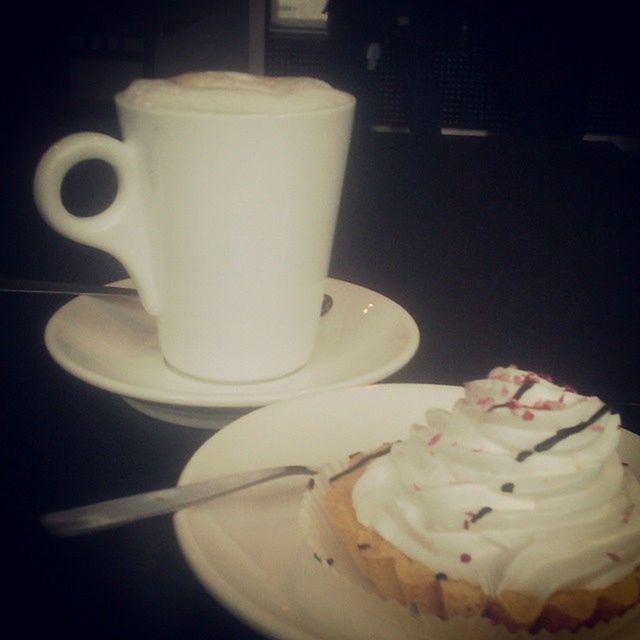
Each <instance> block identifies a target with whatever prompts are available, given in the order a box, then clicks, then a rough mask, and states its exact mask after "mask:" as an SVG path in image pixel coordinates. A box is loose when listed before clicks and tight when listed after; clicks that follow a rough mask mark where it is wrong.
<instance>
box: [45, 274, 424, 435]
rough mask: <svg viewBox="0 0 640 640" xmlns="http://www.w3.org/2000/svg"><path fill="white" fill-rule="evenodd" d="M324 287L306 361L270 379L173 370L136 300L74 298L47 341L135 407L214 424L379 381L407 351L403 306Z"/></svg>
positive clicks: (412, 335)
mask: <svg viewBox="0 0 640 640" xmlns="http://www.w3.org/2000/svg"><path fill="white" fill-rule="evenodd" d="M114 284H116V285H120V286H127V284H129V285H130V281H126V280H125V281H122V282H118V283H114ZM325 290H326V293H327V294H329V295H330V296H331V297H332V299H333V306H332V308H331V310H330V311H329V313H327V314H326V315H324V316H323V317H322V318H321V320H320V327H319V331H318V337H317V341H316V346H315V349H314V352H313V355H312V357H311V359H310V361H309V362H308V363H307V364H306V365H305V366H304V367H302V368H301V369H299V370H298V371H296V372H294V373H292V374H291V375H288V376H285V377H283V378H279V379H277V380H270V381H268V382H261V383H255V384H247V385H236V384H214V383H208V382H204V381H201V380H197V379H195V378H190V377H188V376H183V375H180V374H179V373H177V372H175V371H173V370H171V369H170V368H168V367H167V366H166V365H165V363H164V360H163V358H162V355H161V353H160V348H159V345H158V338H157V334H156V325H155V321H154V319H153V318H152V317H151V316H149V315H148V314H147V313H146V312H145V311H144V310H143V308H142V306H141V304H140V302H139V301H138V299H137V298H129V297H110V298H98V297H90V296H78V297H77V298H74V299H73V300H71V301H70V302H68V303H67V304H66V305H64V306H63V307H62V308H60V309H59V310H58V311H57V312H56V313H55V314H54V315H53V317H52V318H51V319H50V320H49V322H48V324H47V327H46V330H45V343H46V346H47V349H48V350H49V353H50V354H51V356H52V357H53V359H54V360H55V361H56V362H57V363H58V364H59V365H60V366H61V367H62V368H64V369H65V370H66V371H68V372H69V373H71V374H73V375H74V376H76V377H78V378H80V379H81V380H84V381H85V382H87V383H89V384H92V385H94V386H96V387H99V388H101V389H104V390H106V391H110V392H112V393H116V394H119V395H121V396H123V397H124V398H125V400H126V401H127V402H128V403H129V404H130V405H132V406H133V407H134V408H136V409H137V410H139V411H141V412H143V413H146V414H148V415H151V416H153V417H155V418H159V419H161V420H165V421H167V422H172V423H175V424H179V425H182V426H193V427H202V428H211V429H215V428H219V427H220V426H221V424H225V423H227V422H229V421H230V420H232V419H234V418H236V417H237V416H238V415H240V414H242V413H243V412H247V411H248V410H249V409H250V408H255V407H259V406H262V405H265V404H269V403H271V402H275V401H277V400H283V399H285V398H289V397H292V396H295V395H299V394H304V393H307V392H309V391H316V390H320V389H329V388H338V387H346V386H356V385H362V384H369V383H372V382H377V381H379V380H382V379H383V378H386V377H387V376H389V375H391V374H392V373H394V372H395V371H397V370H398V369H400V368H401V367H402V366H404V365H405V364H406V363H407V362H408V361H409V360H410V359H411V358H412V357H413V355H414V354H415V352H416V350H417V348H418V344H419V341H420V333H419V330H418V327H417V325H416V323H415V321H414V320H413V318H412V317H411V316H410V315H409V313H408V312H407V311H405V310H404V309H403V308H402V307H401V306H400V305H398V304H397V303H395V302H393V301H392V300H390V299H389V298H387V297H385V296H383V295H381V294H379V293H376V292H374V291H371V290H370V289H366V288H364V287H361V286H358V285H355V284H351V283H348V282H344V281H342V280H336V279H332V278H329V279H327V283H326V288H325Z"/></svg>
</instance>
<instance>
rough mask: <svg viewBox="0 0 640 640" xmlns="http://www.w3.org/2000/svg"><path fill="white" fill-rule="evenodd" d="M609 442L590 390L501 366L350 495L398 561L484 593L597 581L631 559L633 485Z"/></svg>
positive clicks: (594, 585)
mask: <svg viewBox="0 0 640 640" xmlns="http://www.w3.org/2000/svg"><path fill="white" fill-rule="evenodd" d="M619 438H620V416H619V415H617V414H616V413H615V412H613V411H612V410H611V409H610V407H608V406H607V405H605V404H604V403H603V402H602V401H601V400H599V399H598V398H596V397H585V396H582V395H579V394H578V393H576V392H575V391H574V390H572V389H570V388H568V387H561V386H558V385H556V384H554V383H553V382H551V381H550V380H548V379H545V378H543V377H541V376H539V375H537V374H535V373H533V372H530V371H523V370H520V369H518V368H516V367H513V366H512V367H507V368H502V367H499V368H496V369H493V370H492V371H491V372H490V373H489V375H488V378H487V379H484V380H476V381H474V382H470V383H467V384H466V385H465V398H464V399H462V400H459V401H458V402H457V403H456V404H455V405H454V407H453V410H452V411H451V412H447V411H444V410H441V409H432V410H430V411H428V413H427V420H426V424H424V425H414V426H413V427H412V429H411V433H410V435H409V437H408V439H407V440H406V441H404V442H398V443H395V444H394V445H393V447H392V448H391V451H390V453H389V454H388V455H386V456H383V457H381V458H378V459H377V460H374V461H373V462H371V463H370V464H369V466H368V467H367V470H366V471H365V472H364V474H363V475H362V477H361V478H360V479H359V480H358V481H357V483H356V485H355V487H354V491H353V503H354V506H355V509H356V513H357V517H358V520H359V521H360V522H361V523H362V524H363V525H365V526H367V527H370V528H372V529H374V530H375V531H377V532H378V533H379V534H380V535H381V536H382V537H383V538H385V539H387V540H388V541H389V542H391V543H392V544H393V545H395V546H396V547H397V548H399V549H400V550H402V551H403V552H404V553H406V554H407V555H408V556H409V557H412V558H414V559H415V560H417V561H419V562H421V563H423V564H424V565H426V566H428V567H430V568H431V569H432V570H433V571H435V572H436V573H438V574H439V577H440V578H443V579H444V578H446V577H451V578H453V579H461V580H466V581H468V582H471V583H474V584H479V585H480V586H481V587H482V589H483V591H484V592H485V593H487V594H488V595H489V596H491V597H497V596H499V594H500V593H501V592H503V591H506V590H515V591H519V592H523V593H528V594H531V595H534V596H536V597H539V598H540V599H544V598H547V597H548V596H550V595H551V594H552V593H554V592H555V591H556V590H557V589H562V588H571V589H573V588H577V589H599V588H603V587H606V586H607V585H609V584H611V583H613V582H615V581H617V580H619V579H621V578H623V577H624V576H625V575H627V574H628V573H630V572H631V571H633V569H634V568H635V567H636V566H638V565H640V484H639V483H638V481H637V479H636V478H635V477H634V476H633V474H632V473H631V472H630V471H629V470H628V469H627V468H626V467H625V465H624V464H623V462H622V461H621V459H620V457H619V456H618V454H617V452H616V449H617V445H618V441H619Z"/></svg>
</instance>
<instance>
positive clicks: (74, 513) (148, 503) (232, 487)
mask: <svg viewBox="0 0 640 640" xmlns="http://www.w3.org/2000/svg"><path fill="white" fill-rule="evenodd" d="M315 473H316V470H315V469H312V468H310V467H305V466H302V465H289V466H283V467H272V468H269V469H258V470H255V471H247V472H244V473H237V474H234V475H229V476H223V477H220V478H212V479H209V480H203V481H201V482H195V483H193V484H187V485H179V486H177V487H172V488H170V489H160V490H158V491H149V492H147V493H139V494H136V495H132V496H127V497H124V498H116V499H115V500H106V501H105V502H97V503H95V504H90V505H87V506H84V507H77V508H75V509H68V510H65V511H56V512H54V513H49V514H47V515H45V516H43V517H42V518H41V521H42V524H43V525H44V526H45V528H46V529H47V530H48V531H49V533H52V534H54V535H56V536H60V537H69V536H76V535H81V534H84V533H91V532H94V531H100V530H102V529H109V528H112V527H116V526H119V525H122V524H126V523H129V522H135V521H137V520H142V519H144V518H150V517H152V516H158V515H162V514H166V513H173V512H175V511H178V510H179V509H182V508H184V507H187V506H190V505H193V504H196V503H198V502H203V501H205V500H210V499H212V498H217V497H220V496H223V495H227V494H229V493H232V492H234V491H238V490H240V489H246V488H248V487H252V486H254V485H256V484H260V483H262V482H266V481H267V480H274V479H276V478H283V477H285V476H292V475H313V474H315Z"/></svg>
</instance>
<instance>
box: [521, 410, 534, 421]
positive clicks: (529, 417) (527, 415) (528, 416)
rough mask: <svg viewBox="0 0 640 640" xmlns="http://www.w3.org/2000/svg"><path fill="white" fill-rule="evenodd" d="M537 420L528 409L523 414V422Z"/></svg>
mask: <svg viewBox="0 0 640 640" xmlns="http://www.w3.org/2000/svg"><path fill="white" fill-rule="evenodd" d="M534 418H535V416H534V414H533V412H532V411H529V409H527V410H526V411H525V412H524V413H523V414H522V419H523V420H533V419H534Z"/></svg>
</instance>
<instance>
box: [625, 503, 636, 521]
mask: <svg viewBox="0 0 640 640" xmlns="http://www.w3.org/2000/svg"><path fill="white" fill-rule="evenodd" d="M635 508H636V505H635V504H630V505H629V506H628V507H627V508H626V509H625V510H624V511H623V512H622V522H624V523H625V524H627V523H628V522H629V520H631V514H632V513H633V510H634V509H635Z"/></svg>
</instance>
